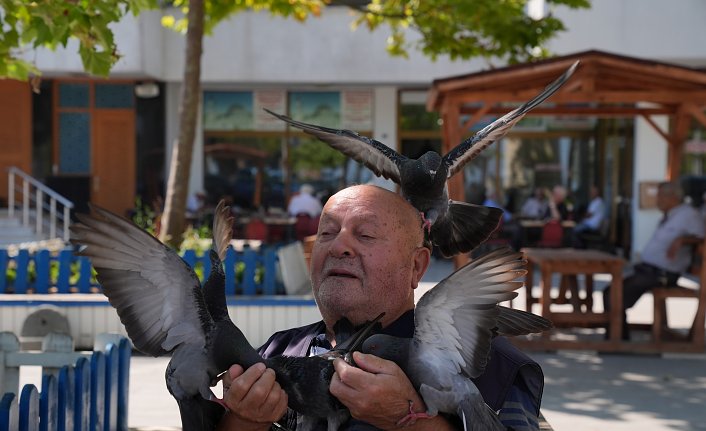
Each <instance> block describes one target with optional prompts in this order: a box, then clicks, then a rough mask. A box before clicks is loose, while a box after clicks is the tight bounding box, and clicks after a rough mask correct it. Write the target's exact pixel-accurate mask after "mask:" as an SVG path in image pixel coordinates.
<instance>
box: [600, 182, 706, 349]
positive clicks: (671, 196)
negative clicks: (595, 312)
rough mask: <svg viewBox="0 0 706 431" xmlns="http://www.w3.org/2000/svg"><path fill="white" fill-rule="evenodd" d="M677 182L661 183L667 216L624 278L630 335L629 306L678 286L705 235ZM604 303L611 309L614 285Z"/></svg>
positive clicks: (659, 204) (659, 197)
mask: <svg viewBox="0 0 706 431" xmlns="http://www.w3.org/2000/svg"><path fill="white" fill-rule="evenodd" d="M683 199H684V192H683V190H682V188H681V187H680V186H679V184H677V183H669V182H664V183H660V184H659V186H658V188H657V208H659V209H660V210H661V211H662V213H663V217H662V220H661V221H660V222H659V225H658V226H657V228H656V229H655V231H654V233H653V234H652V237H650V239H649V241H647V244H646V245H645V248H644V249H643V251H642V257H641V259H642V262H641V263H638V264H637V265H635V267H634V272H633V274H632V275H630V276H629V277H627V278H625V279H624V280H623V333H622V338H623V339H625V340H627V339H629V338H630V334H629V332H628V324H627V320H626V319H625V317H626V316H625V310H627V309H628V308H630V307H632V306H633V305H635V303H636V302H637V300H638V299H640V297H641V296H642V294H643V293H645V292H648V291H650V290H652V289H653V288H655V287H658V286H674V285H675V284H676V282H677V280H678V279H679V276H680V275H681V273H682V272H684V271H686V269H687V268H688V267H689V264H690V263H691V256H692V247H693V246H694V245H695V244H696V243H698V242H699V241H701V240H702V239H703V237H704V220H703V218H702V217H701V214H699V212H698V211H697V210H696V209H695V208H694V207H692V206H691V205H689V204H686V203H683V202H682V201H683ZM603 304H604V305H605V308H606V309H607V310H608V309H610V289H605V290H604V291H603Z"/></svg>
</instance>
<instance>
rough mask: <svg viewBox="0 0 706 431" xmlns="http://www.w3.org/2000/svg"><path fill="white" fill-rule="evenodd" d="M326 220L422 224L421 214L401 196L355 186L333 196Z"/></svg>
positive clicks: (325, 210) (325, 214) (329, 202)
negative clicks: (420, 222)
mask: <svg viewBox="0 0 706 431" xmlns="http://www.w3.org/2000/svg"><path fill="white" fill-rule="evenodd" d="M326 217H335V218H344V217H348V218H351V219H355V220H369V221H370V222H375V223H376V224H380V223H384V224H388V223H393V224H394V225H398V226H408V224H409V223H415V224H419V218H418V213H417V211H416V210H415V209H414V207H412V206H411V205H410V204H409V203H408V202H407V201H405V200H404V199H403V198H402V197H401V196H400V195H398V194H396V193H392V192H390V191H387V190H384V189H379V188H373V187H353V188H348V189H344V190H342V191H340V192H338V193H336V194H335V195H333V196H332V197H331V198H330V199H329V200H328V202H327V203H326V205H325V206H324V210H323V213H322V220H323V219H324V218H326Z"/></svg>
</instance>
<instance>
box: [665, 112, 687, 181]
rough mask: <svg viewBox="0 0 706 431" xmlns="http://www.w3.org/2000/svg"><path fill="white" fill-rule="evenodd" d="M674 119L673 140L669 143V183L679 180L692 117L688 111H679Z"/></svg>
mask: <svg viewBox="0 0 706 431" xmlns="http://www.w3.org/2000/svg"><path fill="white" fill-rule="evenodd" d="M673 118H674V122H673V127H674V130H673V131H672V133H671V134H670V137H671V139H670V141H669V154H668V159H667V160H668V165H667V180H668V181H675V180H676V179H678V178H679V172H680V170H681V160H682V156H683V154H684V142H685V141H686V138H687V136H688V135H689V126H690V125H691V116H690V115H689V113H688V112H687V110H686V109H679V111H678V112H677V114H676V115H674V117H673Z"/></svg>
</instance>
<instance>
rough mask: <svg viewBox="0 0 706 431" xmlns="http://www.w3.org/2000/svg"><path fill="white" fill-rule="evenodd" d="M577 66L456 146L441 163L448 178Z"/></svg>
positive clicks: (570, 68)
mask: <svg viewBox="0 0 706 431" xmlns="http://www.w3.org/2000/svg"><path fill="white" fill-rule="evenodd" d="M578 64H579V62H578V61H576V62H575V63H574V64H572V65H571V66H570V67H569V68H568V69H567V70H566V72H564V73H563V74H562V75H561V76H560V77H559V78H557V79H556V80H555V81H554V82H552V83H551V84H549V85H548V86H547V88H545V89H544V91H542V92H541V93H539V94H538V95H537V96H535V97H534V98H533V99H532V100H530V101H528V102H525V104H523V105H522V106H520V107H519V108H517V109H515V110H514V111H512V112H510V113H508V114H505V115H504V116H502V117H500V118H498V119H497V120H495V121H493V122H492V123H490V124H489V125H487V126H485V127H484V128H483V129H482V130H480V131H479V132H478V133H476V134H475V135H473V136H471V137H470V138H468V139H466V140H465V141H463V142H462V143H461V144H459V145H457V146H456V148H454V149H453V150H451V151H449V153H448V154H446V155H445V156H444V159H443V162H444V163H445V164H446V166H448V177H449V178H450V177H451V176H452V175H454V174H455V173H456V172H458V171H459V170H461V169H462V168H463V167H464V166H465V165H466V163H468V162H470V161H471V160H473V159H475V158H476V156H478V154H480V153H481V152H482V151H483V150H485V149H486V148H487V147H488V146H490V145H491V144H492V143H494V142H495V141H497V140H498V139H500V138H502V137H503V136H505V135H506V134H507V132H509V131H510V129H512V126H514V125H515V124H516V123H517V122H518V121H520V120H521V119H522V118H524V116H525V114H527V112H529V111H530V110H532V109H534V108H535V107H537V106H538V105H539V104H540V103H542V102H544V100H545V99H547V98H548V97H549V96H551V95H552V94H554V93H555V92H556V91H557V90H558V89H559V88H561V87H562V86H563V85H564V84H565V83H566V81H568V79H569V78H570V77H571V75H573V73H574V70H576V67H577V66H578Z"/></svg>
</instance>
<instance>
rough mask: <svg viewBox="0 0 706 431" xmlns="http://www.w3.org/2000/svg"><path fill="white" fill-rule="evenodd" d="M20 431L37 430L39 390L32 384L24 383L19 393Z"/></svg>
mask: <svg viewBox="0 0 706 431" xmlns="http://www.w3.org/2000/svg"><path fill="white" fill-rule="evenodd" d="M19 430H20V431H38V430H39V391H37V387H36V386H34V385H25V387H24V388H22V394H21V395H20V428H19Z"/></svg>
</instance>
